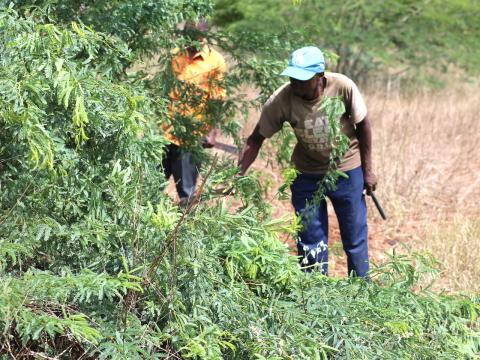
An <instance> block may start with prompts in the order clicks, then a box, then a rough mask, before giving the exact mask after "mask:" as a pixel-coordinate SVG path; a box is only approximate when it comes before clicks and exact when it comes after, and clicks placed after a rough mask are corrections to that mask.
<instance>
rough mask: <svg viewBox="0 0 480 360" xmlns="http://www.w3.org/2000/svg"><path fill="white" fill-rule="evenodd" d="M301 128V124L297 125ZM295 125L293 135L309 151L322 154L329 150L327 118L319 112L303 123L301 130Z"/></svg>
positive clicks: (315, 112)
mask: <svg viewBox="0 0 480 360" xmlns="http://www.w3.org/2000/svg"><path fill="white" fill-rule="evenodd" d="M298 125H299V126H302V124H298ZM298 125H297V127H295V129H294V130H295V135H296V136H297V138H298V139H299V140H300V141H301V142H302V143H303V145H304V147H306V148H307V149H308V150H310V151H316V152H322V151H326V150H329V145H328V118H327V116H326V115H325V114H324V113H322V112H321V111H318V110H317V111H314V112H313V113H312V114H311V115H310V116H309V117H308V118H307V119H305V121H304V122H303V128H300V127H299V126H298Z"/></svg>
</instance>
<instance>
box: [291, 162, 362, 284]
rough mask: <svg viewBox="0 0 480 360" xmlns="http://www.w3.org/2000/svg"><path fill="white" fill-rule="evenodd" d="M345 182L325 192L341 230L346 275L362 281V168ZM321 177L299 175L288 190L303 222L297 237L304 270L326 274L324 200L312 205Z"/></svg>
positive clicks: (350, 173)
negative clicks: (351, 275) (346, 262)
mask: <svg viewBox="0 0 480 360" xmlns="http://www.w3.org/2000/svg"><path fill="white" fill-rule="evenodd" d="M347 175H348V179H346V178H343V177H341V178H340V179H339V180H338V182H337V188H336V190H335V191H328V192H327V194H326V195H327V197H328V198H329V199H330V201H331V202H332V205H333V208H334V209H335V213H336V215H337V219H338V223H339V226H340V235H341V237H342V244H343V249H344V250H345V253H346V254H347V260H348V273H349V274H353V275H357V276H362V277H364V276H365V275H366V274H367V272H368V268H369V265H368V242H367V238H368V228H367V208H366V204H365V197H364V195H363V188H364V183H363V171H362V168H361V167H358V168H356V169H353V170H350V171H347ZM321 179H322V175H317V174H300V175H298V176H297V178H296V179H295V181H294V183H293V184H292V186H291V190H292V204H293V207H294V208H295V211H296V212H297V214H298V215H299V216H301V218H302V224H303V229H302V231H300V232H299V233H298V243H297V249H298V255H299V258H300V264H301V265H302V267H305V269H306V270H309V269H312V268H315V267H320V268H321V270H322V272H323V273H324V274H326V275H327V274H328V214H327V204H326V202H325V200H323V201H322V202H321V203H320V204H318V205H309V206H307V202H308V203H309V204H311V202H312V197H313V193H314V192H315V191H316V190H317V189H318V183H319V181H320V180H321Z"/></svg>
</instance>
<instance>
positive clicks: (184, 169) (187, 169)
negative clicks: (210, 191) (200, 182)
mask: <svg viewBox="0 0 480 360" xmlns="http://www.w3.org/2000/svg"><path fill="white" fill-rule="evenodd" d="M162 168H163V172H164V174H165V178H166V179H168V178H170V176H172V175H173V179H174V180H175V187H176V188H177V193H178V197H179V198H180V203H184V202H186V201H188V200H189V199H191V198H192V197H193V196H194V195H195V185H196V184H197V178H198V174H199V168H200V163H199V162H198V161H194V158H193V155H192V153H190V152H189V151H186V150H184V149H182V148H180V147H179V146H177V145H175V144H170V145H168V146H167V149H166V152H165V155H164V158H163V161H162Z"/></svg>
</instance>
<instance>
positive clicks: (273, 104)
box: [258, 72, 367, 174]
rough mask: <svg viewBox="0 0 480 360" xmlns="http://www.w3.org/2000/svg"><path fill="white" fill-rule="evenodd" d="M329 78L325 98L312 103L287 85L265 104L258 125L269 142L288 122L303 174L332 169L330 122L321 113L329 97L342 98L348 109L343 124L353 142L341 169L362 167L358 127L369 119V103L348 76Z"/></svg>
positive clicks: (295, 159) (295, 157) (296, 160)
mask: <svg viewBox="0 0 480 360" xmlns="http://www.w3.org/2000/svg"><path fill="white" fill-rule="evenodd" d="M325 78H326V86H325V90H324V93H323V95H322V97H319V98H318V99H315V100H311V101H307V100H303V99H302V98H300V97H298V96H295V95H293V93H292V91H291V89H290V83H287V84H284V85H283V86H281V87H280V88H278V89H277V90H276V91H275V92H274V93H273V94H272V96H271V97H270V98H269V99H268V101H267V102H266V103H265V105H264V106H263V109H262V114H261V115H260V120H259V122H258V124H259V127H260V134H261V135H262V136H264V137H266V138H270V137H272V136H273V134H275V133H276V132H277V131H279V130H280V129H281V128H282V126H283V123H284V122H288V123H289V124H290V125H291V126H292V128H293V130H294V131H295V135H296V137H297V140H298V142H297V144H296V145H295V149H294V150H293V154H292V162H293V163H294V165H295V167H296V168H297V170H298V171H300V172H302V173H311V174H325V173H326V172H327V169H328V157H329V155H330V148H329V146H328V119H327V116H326V114H324V113H323V111H322V110H320V109H319V108H320V104H321V101H322V98H323V97H325V96H339V97H341V98H342V99H343V102H344V104H345V109H346V110H345V113H344V114H343V115H342V117H341V119H340V122H341V124H342V131H343V132H344V133H345V134H346V135H347V136H348V138H349V139H350V147H349V149H348V151H347V153H346V154H345V157H344V159H343V161H342V162H341V163H340V164H339V169H340V170H342V171H348V170H352V169H355V168H356V167H358V166H360V165H361V159H360V151H359V147H358V139H357V137H356V135H355V124H358V123H359V122H361V121H362V120H363V119H364V118H365V116H366V115H367V107H366V105H365V102H364V100H363V98H362V95H361V94H360V91H359V90H358V88H357V86H356V85H355V83H354V82H353V81H352V80H350V79H349V78H348V77H346V76H345V75H342V74H337V73H330V72H326V73H325Z"/></svg>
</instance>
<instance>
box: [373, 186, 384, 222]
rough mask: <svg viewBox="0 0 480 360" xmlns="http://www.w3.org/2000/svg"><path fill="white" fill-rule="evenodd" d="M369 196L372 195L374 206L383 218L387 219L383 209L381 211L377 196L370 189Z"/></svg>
mask: <svg viewBox="0 0 480 360" xmlns="http://www.w3.org/2000/svg"><path fill="white" fill-rule="evenodd" d="M370 196H371V197H372V200H373V203H374V204H375V207H376V208H377V210H378V212H379V213H380V216H381V217H382V219H383V220H387V216H386V215H385V211H383V208H382V206H381V205H380V202H379V201H378V199H377V196H376V195H375V193H374V192H373V191H372V192H371V194H370Z"/></svg>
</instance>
